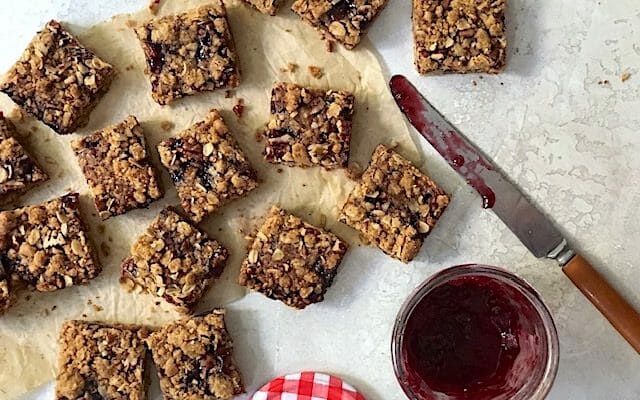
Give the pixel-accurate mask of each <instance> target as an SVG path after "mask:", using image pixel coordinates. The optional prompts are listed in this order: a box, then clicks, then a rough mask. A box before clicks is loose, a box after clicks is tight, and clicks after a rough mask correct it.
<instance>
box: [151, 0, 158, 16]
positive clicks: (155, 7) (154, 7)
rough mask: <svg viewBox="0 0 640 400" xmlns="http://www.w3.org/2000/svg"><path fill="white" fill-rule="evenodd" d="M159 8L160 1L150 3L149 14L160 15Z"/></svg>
mask: <svg viewBox="0 0 640 400" xmlns="http://www.w3.org/2000/svg"><path fill="white" fill-rule="evenodd" d="M158 8H160V0H150V1H149V12H150V13H151V14H153V15H156V14H158Z"/></svg>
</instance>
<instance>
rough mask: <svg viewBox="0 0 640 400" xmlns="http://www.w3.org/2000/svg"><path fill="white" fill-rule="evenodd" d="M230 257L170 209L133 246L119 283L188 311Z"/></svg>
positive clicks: (216, 243)
mask: <svg viewBox="0 0 640 400" xmlns="http://www.w3.org/2000/svg"><path fill="white" fill-rule="evenodd" d="M227 257H228V252H227V250H226V249H225V248H224V247H222V245H221V244H220V243H218V242H217V241H215V240H212V239H209V237H208V236H207V235H206V234H205V233H203V232H201V231H200V230H198V228H196V227H195V226H193V225H192V224H190V223H189V222H187V221H185V220H184V219H183V218H182V217H180V215H178V214H177V213H176V212H175V211H174V210H173V209H171V208H167V209H164V210H163V211H162V212H161V213H160V215H159V216H158V217H157V218H156V219H155V220H154V221H153V222H152V223H151V225H150V226H149V227H148V228H147V231H146V232H145V233H144V234H142V235H141V236H140V237H139V238H138V240H137V241H136V242H135V243H134V244H133V246H132V248H131V256H130V257H128V258H126V259H125V260H124V261H123V262H122V269H121V271H122V274H121V279H120V280H121V282H122V284H123V285H125V286H126V287H128V288H129V289H133V288H135V287H141V288H142V290H143V291H145V292H147V293H152V294H154V295H156V296H159V297H163V298H164V299H165V300H166V301H168V302H169V303H171V304H174V305H176V306H177V307H178V308H179V309H180V311H183V312H189V311H190V310H191V308H192V307H193V306H194V305H195V303H196V302H197V301H198V300H200V298H201V297H202V295H203V294H204V292H205V291H206V289H207V288H208V287H209V285H210V284H211V283H212V282H213V281H214V280H215V279H216V278H217V277H219V276H220V274H221V273H222V270H223V268H224V263H225V261H226V260H227Z"/></svg>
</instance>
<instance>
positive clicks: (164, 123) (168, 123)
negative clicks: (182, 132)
mask: <svg viewBox="0 0 640 400" xmlns="http://www.w3.org/2000/svg"><path fill="white" fill-rule="evenodd" d="M174 126H175V124H174V123H173V122H171V121H162V122H161V123H160V128H162V130H163V131H165V132H169V131H170V130H171V129H173V127H174Z"/></svg>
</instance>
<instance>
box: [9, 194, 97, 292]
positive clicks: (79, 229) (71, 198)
mask: <svg viewBox="0 0 640 400" xmlns="http://www.w3.org/2000/svg"><path fill="white" fill-rule="evenodd" d="M79 205H80V203H79V195H78V194H77V193H71V194H67V195H65V196H62V197H59V198H57V199H54V200H51V201H48V202H46V203H43V204H39V205H34V206H29V207H24V208H20V209H17V210H13V211H4V212H1V213H0V259H1V261H2V264H3V265H4V266H5V268H7V269H8V270H9V271H10V272H11V273H12V274H15V275H16V276H17V277H18V278H19V279H20V280H22V281H24V282H26V283H27V284H28V285H29V286H31V287H33V288H35V289H36V290H38V291H41V292H50V291H54V290H58V289H64V288H66V287H69V286H72V285H77V284H83V283H87V282H88V281H89V280H91V279H93V278H95V277H96V276H98V274H99V273H100V272H101V270H102V268H101V267H100V264H99V263H98V261H97V259H96V257H95V256H94V254H95V253H94V251H93V248H92V246H91V245H90V242H89V238H88V237H87V234H86V231H85V224H84V222H83V221H82V218H81V216H80V209H79Z"/></svg>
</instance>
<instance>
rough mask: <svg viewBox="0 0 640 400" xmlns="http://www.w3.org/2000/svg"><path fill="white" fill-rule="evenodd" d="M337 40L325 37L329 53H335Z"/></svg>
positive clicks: (325, 44) (326, 48)
mask: <svg viewBox="0 0 640 400" xmlns="http://www.w3.org/2000/svg"><path fill="white" fill-rule="evenodd" d="M335 43H336V42H334V41H333V40H330V39H325V41H324V48H325V50H326V51H327V53H333V52H334V50H335V49H334V45H335Z"/></svg>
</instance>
